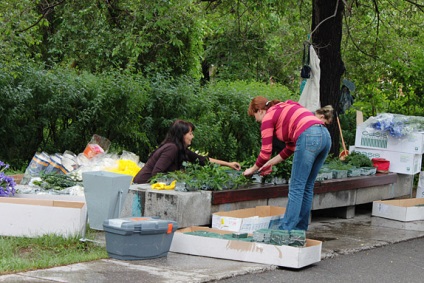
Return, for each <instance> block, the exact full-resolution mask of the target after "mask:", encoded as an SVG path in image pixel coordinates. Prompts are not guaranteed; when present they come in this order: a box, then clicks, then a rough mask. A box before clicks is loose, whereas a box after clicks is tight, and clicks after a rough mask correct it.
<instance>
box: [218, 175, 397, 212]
mask: <svg viewBox="0 0 424 283" xmlns="http://www.w3.org/2000/svg"><path fill="white" fill-rule="evenodd" d="M396 181H397V174H396V173H389V174H380V173H378V174H376V175H373V176H359V177H349V178H343V179H331V180H324V181H321V182H316V183H315V188H314V194H315V195H316V194H323V193H327V192H336V191H345V190H356V189H361V188H368V187H373V186H381V185H388V184H394V183H396ZM288 191H289V185H288V184H283V185H261V184H256V185H252V186H249V187H248V188H246V189H238V190H228V191H213V192H212V205H218V204H225V203H234V202H241V201H249V200H257V199H260V198H266V199H269V198H279V197H287V196H288Z"/></svg>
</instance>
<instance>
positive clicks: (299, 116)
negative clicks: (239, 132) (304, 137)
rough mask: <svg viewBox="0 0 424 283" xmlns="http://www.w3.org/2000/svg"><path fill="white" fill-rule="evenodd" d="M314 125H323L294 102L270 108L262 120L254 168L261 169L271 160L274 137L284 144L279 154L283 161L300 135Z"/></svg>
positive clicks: (289, 154)
mask: <svg viewBox="0 0 424 283" xmlns="http://www.w3.org/2000/svg"><path fill="white" fill-rule="evenodd" d="M315 124H322V125H324V123H323V122H322V121H321V120H320V119H318V118H317V117H315V115H314V113H312V112H311V111H309V110H308V109H306V108H305V107H303V106H302V105H300V104H299V103H297V102H295V101H292V100H287V101H285V102H281V103H278V104H276V105H274V106H272V107H270V108H269V109H268V110H267V112H266V114H265V116H264V117H263V119H262V124H261V136H262V147H261V152H260V153H259V156H258V159H257V160H256V166H258V167H259V168H260V167H262V166H263V165H264V164H265V163H266V162H267V161H268V160H269V159H270V158H271V153H272V138H273V136H274V135H275V136H276V137H277V138H278V139H279V140H281V141H283V142H285V144H286V147H285V148H284V149H283V150H282V151H281V152H280V153H279V154H280V156H281V158H283V160H284V159H287V158H288V157H290V156H291V155H292V154H293V152H294V150H295V148H296V141H297V139H298V138H299V136H300V134H302V133H303V132H304V131H305V130H306V129H308V128H309V127H311V126H313V125H315Z"/></svg>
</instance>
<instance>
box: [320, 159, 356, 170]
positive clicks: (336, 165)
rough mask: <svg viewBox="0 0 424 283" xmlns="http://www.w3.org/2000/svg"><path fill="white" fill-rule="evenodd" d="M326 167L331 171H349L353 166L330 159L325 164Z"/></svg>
mask: <svg viewBox="0 0 424 283" xmlns="http://www.w3.org/2000/svg"><path fill="white" fill-rule="evenodd" d="M326 167H327V168H329V169H332V170H349V169H352V168H353V167H354V166H353V165H351V164H347V163H345V162H343V161H341V160H340V159H338V158H337V159H332V160H330V161H329V162H328V163H327V164H326Z"/></svg>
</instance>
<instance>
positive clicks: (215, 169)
mask: <svg viewBox="0 0 424 283" xmlns="http://www.w3.org/2000/svg"><path fill="white" fill-rule="evenodd" d="M173 180H177V182H184V183H185V184H186V187H187V188H188V190H219V191H220V190H224V189H237V188H238V187H240V186H243V185H247V184H249V183H250V182H251V181H250V179H249V178H246V177H245V176H243V174H241V172H239V171H235V170H232V169H228V168H227V167H224V166H220V165H218V164H214V163H207V164H205V166H200V165H199V164H195V163H187V164H185V167H184V170H183V171H174V172H168V173H159V174H156V175H155V176H154V177H152V178H151V180H150V183H151V184H154V183H157V182H160V181H162V182H163V181H165V182H166V183H171V182H172V181H173Z"/></svg>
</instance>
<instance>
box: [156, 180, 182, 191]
mask: <svg viewBox="0 0 424 283" xmlns="http://www.w3.org/2000/svg"><path fill="white" fill-rule="evenodd" d="M176 183H177V181H176V180H174V181H172V183H171V184H169V185H167V184H165V183H155V184H152V186H151V187H152V189H154V190H173V189H175V184H176Z"/></svg>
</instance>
